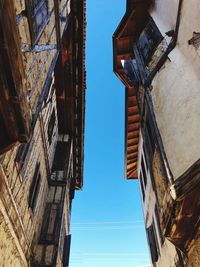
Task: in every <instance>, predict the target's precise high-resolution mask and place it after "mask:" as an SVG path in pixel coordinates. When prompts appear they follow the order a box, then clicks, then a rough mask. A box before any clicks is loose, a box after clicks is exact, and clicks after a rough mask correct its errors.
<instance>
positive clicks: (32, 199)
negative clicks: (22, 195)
mask: <svg viewBox="0 0 200 267" xmlns="http://www.w3.org/2000/svg"><path fill="white" fill-rule="evenodd" d="M40 180H41V175H40V165H39V164H38V163H37V164H36V168H35V173H34V176H33V180H32V183H31V186H30V191H29V207H30V208H31V209H32V211H33V212H34V211H35V208H36V203H37V197H38V193H39V190H40Z"/></svg>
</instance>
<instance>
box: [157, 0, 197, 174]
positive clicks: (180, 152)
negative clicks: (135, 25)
mask: <svg viewBox="0 0 200 267" xmlns="http://www.w3.org/2000/svg"><path fill="white" fill-rule="evenodd" d="M191 7H192V8H191ZM169 13H170V12H169ZM199 13H200V3H199V2H198V1H197V0H196V1H195V0H192V1H183V8H182V12H181V23H180V29H179V36H178V42H177V46H176V48H175V49H174V50H173V51H172V52H171V53H170V55H169V59H170V61H169V60H168V61H167V63H166V64H165V66H164V67H163V68H162V69H161V70H160V72H159V73H158V74H157V75H156V77H155V79H154V81H153V90H152V97H153V104H154V111H155V114H156V120H157V123H158V128H159V130H160V133H161V137H162V141H163V144H164V148H165V152H166V155H167V159H168V161H169V165H170V168H171V171H172V173H173V175H174V178H175V179H176V178H178V177H179V176H180V175H181V174H183V173H184V172H185V171H186V170H187V169H188V168H189V167H190V166H191V165H192V164H193V163H194V162H195V161H196V160H198V159H199V158H200V143H199V134H200V123H199V121H200V108H199V103H200V83H199V82H200V71H199V70H200V60H199V59H200V58H199V55H198V53H197V51H196V49H195V48H194V47H192V46H189V45H188V40H189V39H190V38H191V37H192V33H193V31H194V30H195V31H198V30H199V31H200V24H199V19H198V17H199ZM167 14H168V13H167ZM158 27H159V25H158Z"/></svg>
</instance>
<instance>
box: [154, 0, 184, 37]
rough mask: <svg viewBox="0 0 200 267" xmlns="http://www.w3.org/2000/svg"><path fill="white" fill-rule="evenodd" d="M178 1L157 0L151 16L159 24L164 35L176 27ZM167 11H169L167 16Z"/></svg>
mask: <svg viewBox="0 0 200 267" xmlns="http://www.w3.org/2000/svg"><path fill="white" fill-rule="evenodd" d="M178 2H179V1H178V0H165V1H163V0H155V5H154V7H153V9H152V10H151V16H152V17H153V19H154V21H155V22H156V24H157V25H159V30H160V31H161V33H162V35H163V36H164V35H165V32H167V31H169V30H173V29H174V28H175V25H176V16H177V10H178ZM166 11H167V12H168V14H167V16H166Z"/></svg>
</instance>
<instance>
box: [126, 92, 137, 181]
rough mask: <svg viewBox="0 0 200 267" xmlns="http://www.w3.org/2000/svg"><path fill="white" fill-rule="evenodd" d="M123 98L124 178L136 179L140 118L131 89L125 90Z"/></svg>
mask: <svg viewBox="0 0 200 267" xmlns="http://www.w3.org/2000/svg"><path fill="white" fill-rule="evenodd" d="M125 98H126V100H125V101H126V105H125V177H126V178H127V179H137V159H138V144H139V131H140V116H139V110H138V105H137V99H136V96H135V95H134V88H133V87H127V88H126V93H125Z"/></svg>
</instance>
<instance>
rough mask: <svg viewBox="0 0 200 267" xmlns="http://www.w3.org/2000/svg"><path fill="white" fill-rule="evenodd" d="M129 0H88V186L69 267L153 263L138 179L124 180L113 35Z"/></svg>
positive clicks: (80, 200)
mask: <svg viewBox="0 0 200 267" xmlns="http://www.w3.org/2000/svg"><path fill="white" fill-rule="evenodd" d="M125 5H126V0H109V1H107V0H87V47H86V62H87V65H86V67H87V95H86V128H85V159H84V162H85V165H84V188H83V191H81V192H76V195H75V199H74V203H73V210H72V231H71V232H72V246H71V257H70V267H141V266H142V267H143V266H145V265H147V264H148V263H149V262H150V259H149V252H148V249H147V244H146V236H145V231H144V224H143V223H142V221H143V214H142V211H141V200H140V192H139V186H138V182H137V181H126V180H125V179H124V104H125V103H124V100H125V99H124V93H125V90H124V87H123V85H122V84H121V82H120V81H119V80H118V79H117V77H116V76H115V75H114V74H113V71H112V69H113V67H112V65H113V52H112V34H113V32H114V31H115V29H116V27H117V25H118V24H119V22H120V20H121V18H122V17H123V15H124V12H125Z"/></svg>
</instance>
